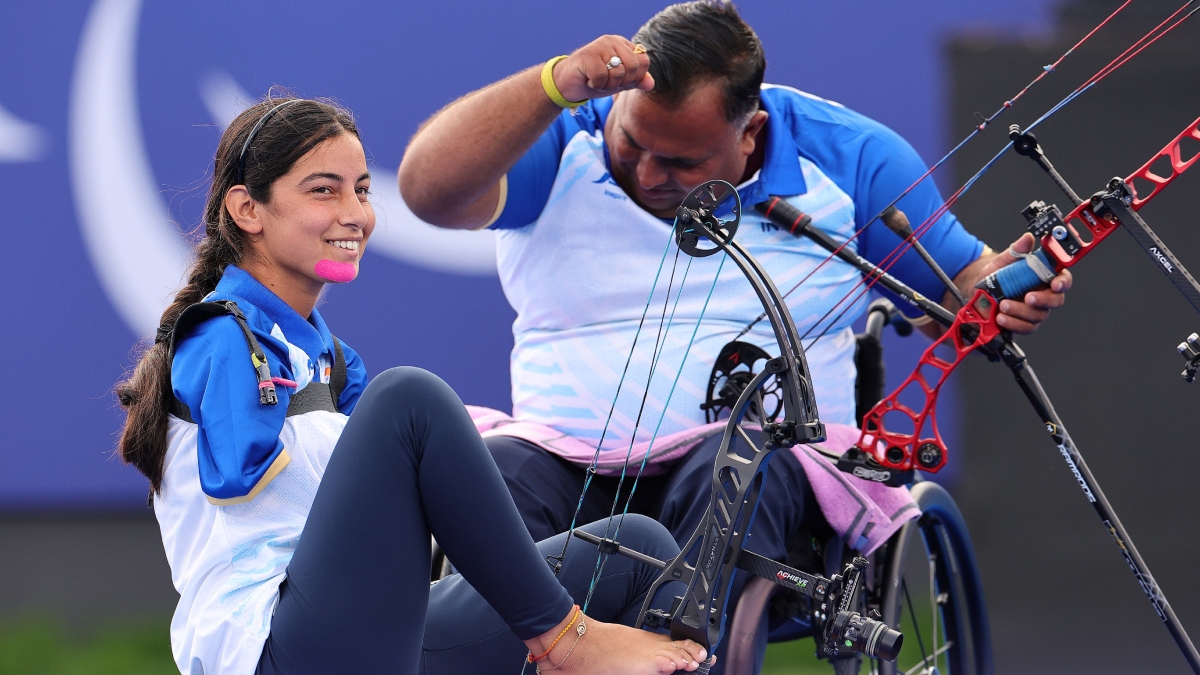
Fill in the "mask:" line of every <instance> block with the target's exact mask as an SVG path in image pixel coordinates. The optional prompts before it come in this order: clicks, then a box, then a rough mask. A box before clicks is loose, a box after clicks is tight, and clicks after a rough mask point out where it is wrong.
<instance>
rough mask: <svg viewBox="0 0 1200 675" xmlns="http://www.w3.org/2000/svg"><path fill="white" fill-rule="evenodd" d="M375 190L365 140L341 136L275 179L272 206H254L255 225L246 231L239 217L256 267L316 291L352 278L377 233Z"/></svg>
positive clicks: (326, 143)
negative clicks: (372, 199) (247, 233)
mask: <svg viewBox="0 0 1200 675" xmlns="http://www.w3.org/2000/svg"><path fill="white" fill-rule="evenodd" d="M370 187H371V174H370V173H369V172H368V171H367V160H366V156H365V154H364V153H363V147H362V143H360V142H359V140H358V138H356V137H355V136H354V135H353V134H349V133H342V134H339V135H337V136H334V137H333V138H330V139H328V140H326V141H324V142H322V143H321V144H320V145H318V146H317V147H315V148H313V149H312V150H311V151H310V152H309V153H308V154H307V155H305V156H304V157H301V158H300V160H298V161H297V162H296V163H295V164H294V165H292V169H291V171H289V172H287V173H286V174H284V175H283V176H281V177H280V178H279V179H277V180H276V181H275V183H274V184H273V185H272V186H271V201H270V203H268V204H255V205H254V207H253V211H254V212H255V216H256V217H255V221H257V227H254V228H252V229H251V228H246V227H245V226H244V225H242V223H241V222H240V220H239V226H242V227H243V229H247V230H248V231H250V233H251V235H252V236H251V245H252V247H253V248H254V252H255V253H256V254H257V255H256V256H255V257H256V258H257V259H258V260H257V261H256V262H258V263H260V264H262V265H263V266H264V267H265V268H266V269H265V270H264V271H265V272H267V275H268V276H269V277H271V278H272V281H274V282H277V283H278V282H283V283H287V281H285V279H286V280H289V281H291V282H292V283H299V284H300V285H301V286H308V287H309V288H313V287H315V288H316V289H317V290H319V288H320V286H321V285H322V284H324V283H326V282H330V281H335V282H346V281H350V280H352V279H354V278H355V277H356V276H357V275H358V265H359V261H360V260H362V254H363V249H364V248H365V247H366V244H367V239H369V238H370V236H371V232H372V231H373V230H374V229H375V211H374V210H373V209H372V208H371V203H370V202H368V201H367V195H368V194H369V189H370ZM235 189H236V188H235ZM260 228H261V229H260ZM254 229H259V230H260V231H259V232H254V231H253V230H254ZM273 285H274V284H271V283H268V286H273ZM297 290H299V289H297ZM276 292H279V291H278V290H277V291H276Z"/></svg>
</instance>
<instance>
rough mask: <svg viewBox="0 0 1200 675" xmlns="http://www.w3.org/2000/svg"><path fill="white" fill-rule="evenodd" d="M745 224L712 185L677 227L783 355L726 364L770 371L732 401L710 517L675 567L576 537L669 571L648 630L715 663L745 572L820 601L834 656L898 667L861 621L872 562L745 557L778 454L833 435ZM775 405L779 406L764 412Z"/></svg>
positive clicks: (876, 626) (736, 204)
mask: <svg viewBox="0 0 1200 675" xmlns="http://www.w3.org/2000/svg"><path fill="white" fill-rule="evenodd" d="M727 201H729V202H730V204H731V206H732V208H731V209H730V211H729V213H730V215H731V217H729V218H726V219H721V218H719V217H718V216H717V215H716V214H717V213H718V212H719V211H723V208H722V205H723V204H724V203H725V202H727ZM740 220H741V198H740V197H739V196H738V193H737V190H736V189H734V187H733V186H732V185H730V184H729V183H726V182H724V181H709V182H707V183H704V184H703V185H701V186H700V187H698V188H696V189H695V190H693V191H692V193H691V194H689V195H688V197H687V198H686V199H685V200H684V201H683V203H682V205H681V206H680V207H679V209H678V211H677V213H676V218H675V225H674V238H675V242H676V244H678V246H679V248H680V249H681V250H682V251H683V252H684V253H687V254H688V255H690V256H693V257H706V256H710V255H713V254H716V253H724V254H725V255H726V256H727V257H728V259H730V260H733V261H734V263H735V264H736V265H737V266H738V268H739V269H740V270H741V272H742V273H743V274H744V275H745V277H746V279H747V280H748V281H749V283H750V285H751V287H752V288H753V289H754V292H755V294H756V295H757V296H758V299H759V301H760V302H761V303H762V305H763V307H764V310H765V312H766V315H767V317H768V319H769V321H770V323H771V327H772V328H773V329H774V332H775V338H776V341H777V342H778V345H779V350H780V355H779V356H777V357H774V358H771V357H769V356H767V355H766V354H765V352H761V350H759V351H751V352H737V351H731V350H727V351H729V352H730V353H729V354H725V353H724V352H723V355H724V356H725V359H726V361H728V362H729V363H730V364H732V365H731V366H730V370H731V371H733V370H734V369H735V368H736V367H737V365H738V361H739V360H740V359H746V358H749V359H751V361H752V363H751V364H749V365H753V362H756V361H758V360H762V361H764V363H763V367H762V368H761V370H760V371H759V372H758V373H757V374H755V375H753V376H752V377H750V378H749V379H747V380H746V381H745V382H742V383H741V386H739V387H738V389H737V393H736V394H735V395H734V396H733V398H734V399H735V400H733V401H732V402H731V403H730V404H729V406H728V407H729V409H730V411H731V414H730V415H729V418H728V421H727V423H726V425H725V430H724V433H723V435H722V437H721V445H720V449H719V450H718V451H717V459H716V462H715V465H714V467H713V482H712V494H711V497H710V500H709V504H708V509H707V514H708V515H707V517H706V518H705V519H704V521H703V522H701V523H700V524H699V525H698V526H697V527H696V530H695V532H694V533H693V534H692V536H691V537H690V538H689V539H688V541H687V543H686V544H684V545H683V547H682V550H681V551H680V553H679V555H677V556H676V557H675V558H674V559H673V560H670V561H660V560H656V559H654V558H651V557H649V556H646V555H643V554H641V553H638V552H637V551H632V550H630V549H629V548H627V547H624V546H621V545H620V544H619V543H618V542H617V541H616V540H615V535H614V537H613V538H600V537H595V536H593V535H590V534H588V533H586V532H583V531H580V530H574V529H573V530H572V532H573V534H574V535H575V536H576V537H579V538H581V539H584V540H586V541H589V542H591V543H593V544H596V545H597V546H598V547H599V549H600V551H601V554H602V555H611V554H613V553H617V554H622V555H626V556H628V557H631V558H633V559H635V560H639V561H641V562H643V563H646V564H648V565H651V566H653V567H656V568H657V569H659V570H661V571H662V573H661V574H660V575H659V577H658V578H657V579H656V580H655V582H654V583H653V585H652V586H651V588H650V591H649V592H648V593H647V595H646V600H645V602H644V604H643V606H642V612H641V617H640V619H639V621H638V626H639V627H640V626H646V627H649V628H655V629H657V628H668V629H669V630H670V632H671V636H672V637H673V638H675V639H680V638H687V639H691V640H693V641H695V642H697V643H699V644H701V645H702V646H704V647H705V648H706V649H708V650H709V652H710V653H711V652H712V650H713V649H715V647H716V646H717V645H718V644H719V643H720V641H721V638H722V637H723V633H724V630H725V618H726V612H725V609H726V603H727V601H728V598H729V593H730V588H731V584H732V582H733V577H734V573H735V572H736V571H737V570H739V569H740V570H744V571H746V572H749V573H750V574H753V575H756V576H760V577H762V578H764V579H767V580H769V581H772V582H774V583H776V584H779V585H781V586H783V587H785V588H788V589H791V590H794V591H798V592H799V593H801V594H802V595H805V596H808V597H810V598H812V599H813V601H814V602H815V604H816V605H817V606H818V607H820V610H821V612H820V616H819V618H820V619H821V625H820V626H819V628H818V632H819V634H820V635H821V645H822V651H823V653H824V654H826V655H827V656H830V657H834V656H837V655H838V654H839V653H842V652H845V651H853V652H861V653H864V654H866V655H868V656H870V657H878V658H884V659H888V660H893V659H895V658H896V655H897V654H898V653H899V651H900V646H901V644H902V641H903V636H902V635H901V634H900V633H898V632H897V631H894V630H892V629H890V628H889V627H888V626H886V625H884V624H883V623H881V622H879V621H877V620H876V619H875V617H864V616H862V615H860V614H858V613H857V612H854V611H853V607H854V604H853V603H854V601H855V594H856V592H857V590H858V586H859V583H860V580H861V576H862V572H863V570H864V569H865V568H866V567H867V564H868V563H867V560H866V559H864V558H855V559H854V560H853V561H852V562H851V563H850V564H848V565H846V567H845V569H844V570H843V573H842V574H840V575H833V576H832V577H830V578H825V577H822V576H819V575H813V574H808V573H806V572H802V571H800V570H797V569H794V568H791V567H788V566H787V565H784V564H782V563H779V562H777V561H775V560H771V559H769V558H766V557H763V556H761V555H758V554H755V553H753V552H751V551H744V550H742V545H743V543H744V541H745V537H746V534H747V532H748V531H749V529H750V526H751V524H752V523H753V521H754V515H755V511H756V510H757V507H758V500H759V497H760V495H761V491H762V488H763V482H764V478H765V476H766V470H767V462H768V461H769V460H770V458H771V456H772V455H773V453H774V452H775V451H776V450H778V449H780V448H790V447H792V446H794V445H796V444H798V443H813V442H818V441H821V440H824V438H825V427H824V425H822V424H821V421H820V419H819V418H818V414H817V404H816V399H815V396H814V395H813V389H812V382H811V378H810V376H809V370H808V364H807V363H806V361H805V359H804V350H803V348H802V346H801V342H800V337H799V335H798V333H797V331H796V326H795V323H794V322H793V320H792V316H791V312H790V311H789V310H788V308H787V305H786V304H784V302H783V300H782V297H781V296H780V293H779V290H778V289H777V288H776V287H775V284H774V283H773V282H772V281H771V278H770V277H769V276H768V275H767V274H766V273H765V272H764V271H763V269H762V267H761V266H760V265H759V263H758V261H757V260H755V259H754V257H753V256H752V255H751V254H750V253H749V252H748V251H746V249H745V248H743V247H742V246H741V245H739V244H738V243H737V242H736V241H734V235H735V234H736V232H737V227H738V223H739V222H740ZM760 352H761V353H760ZM746 354H748V356H747V355H746ZM744 372H745V371H738V372H737V373H735V374H734V377H744V375H743V373H744ZM711 391H712V386H711V385H710V393H711ZM725 393H726V394H728V393H729V392H725ZM771 398H773V399H774V401H775V402H776V403H772V404H770V405H768V404H767V403H765V400H767V399H771ZM769 410H776V411H779V410H781V411H782V418H781V419H778V420H776V419H775V418H774V417H770V418H767V417H763V411H769ZM752 418H757V421H758V422H759V425H761V433H757V430H755V429H751V430H749V431H748V430H747V428H745V426H744V423H745V422H748V421H749V419H752ZM673 582H681V583H683V584H685V586H686V590H685V591H684V592H683V594H682V595H680V596H677V597H675V599H674V602H673V605H672V608H671V610H670V611H669V612H665V611H662V610H659V609H655V608H653V607H652V602H653V601H654V599H655V595H656V594H657V592H658V590H659V589H660V588H661V587H662V586H663V585H665V584H669V583H673ZM700 672H707V666H702V671H700Z"/></svg>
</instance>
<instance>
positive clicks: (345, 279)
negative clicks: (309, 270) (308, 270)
mask: <svg viewBox="0 0 1200 675" xmlns="http://www.w3.org/2000/svg"><path fill="white" fill-rule="evenodd" d="M313 271H314V272H316V273H317V276H319V277H321V278H322V279H324V280H325V281H331V282H333V283H335V284H345V283H349V282H351V281H354V278H355V277H357V276H358V269H357V268H355V267H354V265H352V264H350V263H346V262H335V261H333V260H322V261H320V262H318V263H317V265H316V267H314V268H313Z"/></svg>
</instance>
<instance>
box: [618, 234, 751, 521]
mask: <svg viewBox="0 0 1200 675" xmlns="http://www.w3.org/2000/svg"><path fill="white" fill-rule="evenodd" d="M726 257H727V256H721V262H720V264H718V265H717V274H716V276H714V277H713V282H712V285H711V286H709V288H708V295H707V296H706V297H705V298H704V305H703V306H702V307H701V308H700V316H699V317H698V318H697V319H696V325H695V326H693V327H692V336H691V338H689V339H688V343H687V347H685V348H684V351H683V359H681V360H680V362H679V370H678V371H677V372H676V373H675V381H674V382H672V383H671V390H670V391H669V392H667V400H666V403H664V404H663V408H662V411H661V412H660V413H659V415H658V423H657V424H656V425H655V426H654V435H652V436H651V437H650V444H649V445H648V446H647V448H646V454H645V455H643V456H642V464H641V466H640V467H639V468H638V475H639V476H640V475H641V473H642V471H644V470H645V469H646V463H647V461H649V459H650V453H651V451H653V450H654V442H655V441H656V440H658V431H659V429H661V428H662V423H663V419H665V418H666V416H667V409H668V408H670V406H671V399H672V398H673V397H674V396H675V387H676V386H677V385H678V384H679V377H680V376H681V375H682V374H683V364H684V363H686V362H687V357H688V354H690V353H691V351H692V345H693V344H695V343H696V333H698V332H699V331H700V322H701V321H703V320H704V314H705V312H707V311H708V301H709V300H711V299H712V296H713V291H715V290H716V288H717V279H718V278H719V277H720V276H721V270H722V269H724V267H725V260H726ZM636 491H637V479H636V478H635V479H634V481H633V487H631V488H630V489H629V498H628V499H626V500H625V510H624V511H622V512H621V518H620V520H618V521H617V532H618V533H619V532H620V531H621V523H623V522H625V515H626V514H627V513H629V504H630V503H631V502H632V501H633V494H634V492H636ZM616 538H617V535H616V534H614V535H613V539H616Z"/></svg>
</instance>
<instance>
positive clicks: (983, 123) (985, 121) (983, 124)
mask: <svg viewBox="0 0 1200 675" xmlns="http://www.w3.org/2000/svg"><path fill="white" fill-rule="evenodd" d="M1192 1H1193V0H1188V4H1191V2H1192ZM1132 2H1133V0H1126V1H1125V3H1124V4H1122V5H1121V6H1120V7H1118V8H1117V9H1116V10H1114V11H1113V13H1112V14H1109V15H1108V17H1106V18H1105V19H1104V20H1103V21H1101V22H1100V23H1099V24H1097V25H1096V27H1095V28H1093V29H1092V30H1091V31H1089V32H1088V34H1087V35H1084V36H1083V38H1081V39H1080V40H1079V41H1078V42H1076V43H1075V44H1074V45H1072V46H1071V48H1070V49H1068V50H1067V51H1065V52H1063V54H1062V55H1061V56H1059V57H1058V59H1057V60H1056V61H1054V62H1053V63H1051V64H1049V65H1046V66H1042V72H1040V73H1038V76H1037V77H1035V78H1033V79H1032V80H1031V81H1030V82H1029V83H1028V84H1026V85H1025V87H1024V88H1022V89H1021V90H1020V91H1019V92H1017V94H1016V95H1015V96H1013V97H1012V98H1010V99H1008V100H1007V101H1005V102H1004V104H1003V105H1001V106H1000V108H998V109H997V110H996V112H994V113H992V114H991V116H990V117H987V118H982V116H980V121H979V124H978V125H977V126H976V127H975V128H974V130H972V131H971V133H970V134H968V135H967V136H966V137H965V138H963V139H962V140H961V141H959V143H958V145H956V146H954V148H953V149H952V150H950V152H948V153H946V155H945V156H944V157H942V158H941V159H939V160H938V161H937V162H935V163H934V164H933V166H931V167H929V169H928V170H927V171H926V172H925V173H923V174H921V177H920V178H918V179H917V180H916V181H914V182H913V184H912V185H909V186H908V187H907V188H905V189H904V191H903V192H901V193H900V194H899V196H897V197H896V198H895V199H893V200H892V201H891V202H890V203H888V205H887V206H885V207H884V208H883V209H881V210H880V211H879V213H877V214H876V215H875V217H874V218H871V219H870V220H868V221H867V222H866V224H864V225H863V226H862V227H860V228H858V229H857V230H855V231H854V233H853V234H851V235H850V237H849V238H848V239H846V241H844V242H842V244H841V246H839V247H838V248H837V250H836V251H834V252H833V253H830V254H829V255H828V256H827V257H826V258H825V259H824V260H822V261H821V262H820V264H818V265H817V266H816V267H815V268H814V269H813V270H812V271H810V272H809V273H808V274H806V275H805V276H804V277H803V278H801V279H800V280H799V281H797V282H796V283H795V285H793V286H792V287H791V288H790V289H788V291H787V292H786V293H784V294H783V298H784V299H786V298H787V297H788V296H789V295H791V294H792V293H793V292H794V291H795V290H796V289H797V288H800V286H801V285H803V284H804V282H806V281H808V279H809V278H810V277H812V276H813V275H814V274H816V273H817V272H818V271H820V270H821V268H822V267H824V266H825V265H826V264H828V263H829V262H830V261H831V260H833V259H834V258H835V257H836V256H837V254H838V253H839V252H841V250H842V249H844V248H845V247H846V246H849V245H850V242H852V241H854V240H855V239H857V238H858V236H859V235H861V234H862V233H863V232H865V231H866V229H867V228H868V227H870V226H871V225H872V224H874V223H875V222H876V221H878V220H879V219H880V218H882V217H883V214H884V213H886V212H887V210H888V209H890V208H892V207H894V206H895V205H896V204H897V203H899V202H900V200H901V199H904V198H905V197H906V196H908V194H909V193H910V192H912V191H913V190H915V189H916V188H917V186H918V185H920V184H921V183H922V182H924V181H925V179H926V178H929V177H930V176H931V175H933V172H934V171H936V170H937V169H938V168H939V167H941V166H942V165H943V164H945V163H946V162H947V161H948V160H949V159H950V158H951V157H953V156H954V155H955V154H957V153H958V151H959V150H961V149H962V148H963V146H965V145H966V144H967V143H968V142H970V141H971V139H973V138H975V136H977V135H979V132H981V131H983V130H984V129H986V128H987V127H988V126H989V125H990V124H991V123H992V122H993V121H994V120H995V119H996V118H997V117H999V116H1000V115H1001V114H1003V113H1004V111H1006V110H1008V109H1009V108H1011V107H1012V106H1013V104H1014V103H1016V102H1017V101H1018V100H1019V99H1020V98H1021V97H1022V96H1024V95H1025V93H1026V92H1027V91H1029V90H1030V89H1031V88H1032V87H1033V86H1034V85H1035V84H1037V83H1038V82H1040V81H1041V80H1042V79H1043V78H1044V77H1046V76H1047V75H1049V74H1051V73H1053V72H1054V71H1055V70H1057V69H1058V66H1059V65H1060V64H1061V63H1062V62H1063V61H1064V60H1065V59H1066V58H1067V56H1069V55H1070V54H1072V53H1073V52H1074V51H1075V50H1076V49H1078V48H1079V47H1080V46H1081V45H1083V43H1085V42H1087V41H1088V40H1089V39H1091V37H1092V36H1093V35H1095V34H1096V32H1097V31H1099V30H1100V29H1101V28H1103V27H1104V26H1105V25H1107V24H1108V22H1109V21H1111V20H1112V19H1113V18H1114V17H1116V16H1117V14H1120V13H1121V11H1122V10H1124V9H1125V8H1126V7H1128V6H1129V4H1130V3H1132ZM1186 6H1187V5H1185V7H1186ZM1176 13H1178V12H1176ZM1143 39H1145V38H1143ZM1139 42H1141V41H1140V40H1139ZM1135 46H1136V43H1135ZM1127 51H1128V50H1127ZM976 114H977V115H978V113H976ZM914 234H915V233H914ZM901 245H903V243H902V244H901ZM905 250H907V249H905ZM851 292H853V291H851ZM766 317H767V314H766V312H763V313H762V314H759V315H758V317H757V318H755V319H754V320H753V321H751V322H750V323H749V324H748V325H747V326H746V327H745V328H744V329H742V332H740V333H738V334H737V336H736V337H734V338H733V339H734V340H740V339H741V338H742V337H743V336H744V335H746V334H747V333H749V332H750V330H751V329H753V328H754V326H756V325H757V324H758V323H759V322H761V321H762V320H763V319H765V318H766Z"/></svg>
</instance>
